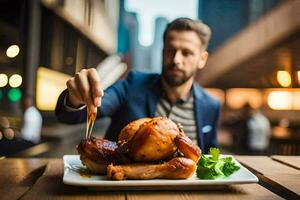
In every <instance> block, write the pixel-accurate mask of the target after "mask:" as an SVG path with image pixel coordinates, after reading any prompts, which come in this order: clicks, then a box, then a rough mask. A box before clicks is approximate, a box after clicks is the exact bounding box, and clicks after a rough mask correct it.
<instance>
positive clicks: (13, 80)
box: [9, 74, 22, 88]
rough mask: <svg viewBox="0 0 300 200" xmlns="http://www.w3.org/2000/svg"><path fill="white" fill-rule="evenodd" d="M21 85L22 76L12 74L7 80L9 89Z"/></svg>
mask: <svg viewBox="0 0 300 200" xmlns="http://www.w3.org/2000/svg"><path fill="white" fill-rule="evenodd" d="M21 84H22V76H20V75H19V74H14V75H12V76H11V77H10V78H9V85H10V87H13V88H16V87H19V86H20V85H21Z"/></svg>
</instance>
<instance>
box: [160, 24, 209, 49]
mask: <svg viewBox="0 0 300 200" xmlns="http://www.w3.org/2000/svg"><path fill="white" fill-rule="evenodd" d="M171 31H194V32H195V33H196V34H197V36H198V37H199V39H200V41H201V45H202V48H203V49H204V50H206V48H207V46H208V43H209V40H210V37H211V30H210V28H209V27H208V26H207V25H206V24H204V23H203V22H202V21H201V20H193V19H190V18H177V19H175V20H174V21H172V22H171V23H169V24H168V25H167V28H166V30H165V32H164V38H163V39H164V43H165V42H166V39H167V36H168V33H169V32H171Z"/></svg>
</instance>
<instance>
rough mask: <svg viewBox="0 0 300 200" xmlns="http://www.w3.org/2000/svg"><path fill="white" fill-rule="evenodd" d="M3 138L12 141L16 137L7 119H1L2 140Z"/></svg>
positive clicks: (0, 134) (0, 137)
mask: <svg viewBox="0 0 300 200" xmlns="http://www.w3.org/2000/svg"><path fill="white" fill-rule="evenodd" d="M3 136H4V137H5V138H6V139H8V140H12V139H13V138H14V136H15V133H14V131H13V129H12V128H10V125H9V121H8V119H7V118H6V117H0V140H1V139H2V138H3Z"/></svg>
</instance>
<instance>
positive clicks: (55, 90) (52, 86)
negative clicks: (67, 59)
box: [36, 67, 71, 111]
mask: <svg viewBox="0 0 300 200" xmlns="http://www.w3.org/2000/svg"><path fill="white" fill-rule="evenodd" d="M69 78H71V76H69V75H66V74H63V73H61V72H57V71H54V70H51V69H48V68H44V67H39V68H38V71H37V89H36V104H37V107H38V108H39V109H40V110H48V111H51V110H54V109H55V105H56V102H57V99H58V96H59V94H60V93H61V92H62V91H63V90H64V89H66V82H67V80H68V79H69Z"/></svg>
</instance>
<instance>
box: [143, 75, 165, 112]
mask: <svg viewBox="0 0 300 200" xmlns="http://www.w3.org/2000/svg"><path fill="white" fill-rule="evenodd" d="M161 94H162V87H161V83H160V76H158V77H157V78H156V79H155V80H154V81H153V85H152V86H150V90H148V92H147V94H146V102H147V109H148V112H147V113H148V115H149V116H148V117H155V111H156V106H157V102H158V99H159V97H160V96H161Z"/></svg>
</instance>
